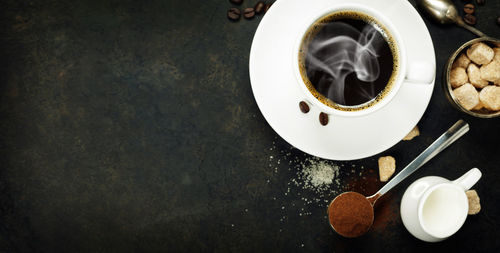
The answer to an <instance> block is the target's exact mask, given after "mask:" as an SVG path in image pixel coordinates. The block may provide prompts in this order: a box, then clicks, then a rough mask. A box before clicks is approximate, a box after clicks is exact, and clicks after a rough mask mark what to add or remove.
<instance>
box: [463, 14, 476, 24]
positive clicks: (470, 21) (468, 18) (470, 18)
mask: <svg viewBox="0 0 500 253" xmlns="http://www.w3.org/2000/svg"><path fill="white" fill-rule="evenodd" d="M464 22H465V23H467V24H469V25H475V24H476V17H475V16H474V15H472V14H465V16H464Z"/></svg>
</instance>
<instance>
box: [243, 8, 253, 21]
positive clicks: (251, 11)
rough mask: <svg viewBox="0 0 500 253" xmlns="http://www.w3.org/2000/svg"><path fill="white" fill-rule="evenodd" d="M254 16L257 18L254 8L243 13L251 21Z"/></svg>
mask: <svg viewBox="0 0 500 253" xmlns="http://www.w3.org/2000/svg"><path fill="white" fill-rule="evenodd" d="M254 16H255V10H254V9H253V8H246V9H245V10H244V11H243V17H245V18H246V19H251V18H253V17H254Z"/></svg>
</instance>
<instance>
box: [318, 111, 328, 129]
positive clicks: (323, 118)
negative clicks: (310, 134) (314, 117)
mask: <svg viewBox="0 0 500 253" xmlns="http://www.w3.org/2000/svg"><path fill="white" fill-rule="evenodd" d="M319 123H321V125H323V126H326V125H327V124H328V114H326V113H324V112H322V113H320V114H319Z"/></svg>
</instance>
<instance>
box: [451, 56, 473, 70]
mask: <svg viewBox="0 0 500 253" xmlns="http://www.w3.org/2000/svg"><path fill="white" fill-rule="evenodd" d="M469 63H470V59H469V57H467V55H465V54H464V53H461V54H460V56H458V57H457V58H455V61H454V62H453V65H451V67H452V68H457V67H462V68H464V69H466V68H467V66H469Z"/></svg>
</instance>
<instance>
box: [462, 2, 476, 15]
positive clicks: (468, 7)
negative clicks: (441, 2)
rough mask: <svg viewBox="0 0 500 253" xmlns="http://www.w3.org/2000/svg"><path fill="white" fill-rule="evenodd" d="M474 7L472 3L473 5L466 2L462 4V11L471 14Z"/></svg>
mask: <svg viewBox="0 0 500 253" xmlns="http://www.w3.org/2000/svg"><path fill="white" fill-rule="evenodd" d="M475 8H476V7H474V5H473V4H466V5H464V12H465V13H466V14H472V13H474V9H475Z"/></svg>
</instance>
